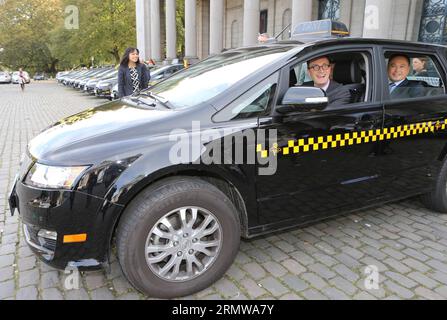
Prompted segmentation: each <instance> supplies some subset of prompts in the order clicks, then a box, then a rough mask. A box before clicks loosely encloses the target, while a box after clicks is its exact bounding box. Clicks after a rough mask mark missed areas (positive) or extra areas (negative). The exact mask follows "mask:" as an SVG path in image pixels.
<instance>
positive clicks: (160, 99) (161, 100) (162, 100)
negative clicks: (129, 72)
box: [140, 91, 172, 109]
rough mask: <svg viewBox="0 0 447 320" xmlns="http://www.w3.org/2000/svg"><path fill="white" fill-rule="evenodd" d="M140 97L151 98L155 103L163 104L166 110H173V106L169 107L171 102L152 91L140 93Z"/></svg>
mask: <svg viewBox="0 0 447 320" xmlns="http://www.w3.org/2000/svg"><path fill="white" fill-rule="evenodd" d="M140 95H142V96H146V97H150V98H152V99H154V100H155V101H157V102H159V103H161V104H162V105H163V106H164V107H165V108H167V109H172V108H171V106H170V105H169V101H168V100H167V99H165V98H163V97H161V96H159V95H156V94H155V93H153V92H151V91H145V92H140Z"/></svg>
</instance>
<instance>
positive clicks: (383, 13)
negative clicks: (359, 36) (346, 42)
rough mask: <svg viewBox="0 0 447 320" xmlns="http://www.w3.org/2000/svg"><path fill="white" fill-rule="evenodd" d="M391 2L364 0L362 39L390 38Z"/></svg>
mask: <svg viewBox="0 0 447 320" xmlns="http://www.w3.org/2000/svg"><path fill="white" fill-rule="evenodd" d="M392 11H393V1H389V0H366V3H365V17H364V20H363V38H385V39H389V38H391V34H392V27H393V24H392V20H393V19H392V17H393V16H392V14H393V12H392Z"/></svg>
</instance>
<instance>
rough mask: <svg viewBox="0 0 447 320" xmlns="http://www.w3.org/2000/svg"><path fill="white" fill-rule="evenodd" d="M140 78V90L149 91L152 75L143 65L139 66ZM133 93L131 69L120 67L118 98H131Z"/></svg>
mask: <svg viewBox="0 0 447 320" xmlns="http://www.w3.org/2000/svg"><path fill="white" fill-rule="evenodd" d="M137 72H138V77H139V80H140V90H143V89H147V87H148V85H149V80H150V79H151V75H150V73H149V70H148V69H147V68H146V66H145V65H144V64H142V63H140V64H138V65H137ZM132 93H133V86H132V78H131V76H130V69H129V67H127V66H126V67H123V66H120V68H119V70H118V96H119V97H120V98H122V97H125V96H130V95H131V94H132Z"/></svg>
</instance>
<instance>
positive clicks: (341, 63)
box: [289, 52, 371, 107]
mask: <svg viewBox="0 0 447 320" xmlns="http://www.w3.org/2000/svg"><path fill="white" fill-rule="evenodd" d="M326 61H327V62H326ZM308 62H310V64H308ZM316 65H318V66H316ZM320 65H321V67H322V68H325V69H326V70H320V69H319V68H320V67H319V66H320ZM370 66H371V55H370V54H369V53H368V52H343V53H331V54H327V55H318V56H316V57H311V58H310V59H308V61H301V62H299V63H297V64H295V65H292V66H291V68H290V72H289V87H292V86H318V85H316V84H315V82H314V81H313V80H316V81H317V82H318V81H320V82H322V83H326V84H329V86H328V87H324V88H326V90H325V91H326V95H327V96H328V98H329V106H333V107H334V106H337V105H339V106H341V105H346V104H351V103H360V102H365V101H368V100H369V97H370V94H368V93H369V91H370V90H369V82H370V81H369V76H370V75H369V72H368V71H369V70H370V68H371V67H370ZM310 67H311V68H312V67H314V68H315V69H312V70H311V69H310ZM317 68H318V69H317ZM313 77H314V78H315V79H314V78H313ZM318 78H321V79H318ZM328 79H329V82H327V80H328ZM320 85H321V84H320Z"/></svg>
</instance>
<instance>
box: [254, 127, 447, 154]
mask: <svg viewBox="0 0 447 320" xmlns="http://www.w3.org/2000/svg"><path fill="white" fill-rule="evenodd" d="M446 126H447V119H445V120H444V121H442V122H441V121H437V122H431V121H430V122H422V123H415V124H409V125H403V126H398V127H391V128H384V129H376V130H367V131H358V132H349V133H344V134H337V135H329V136H321V137H312V138H305V139H299V140H289V141H288V144H287V146H284V147H278V144H276V143H275V144H274V145H273V148H271V149H270V152H272V153H273V155H275V156H276V155H277V154H279V153H282V154H283V155H290V154H297V153H304V152H310V151H318V150H325V149H331V148H340V147H345V146H351V145H354V144H362V143H369V142H376V141H383V140H391V139H397V138H402V137H407V136H413V135H417V134H423V133H428V132H435V131H439V130H445V128H446ZM256 152H258V153H260V154H261V158H267V157H268V156H269V151H268V150H265V149H264V146H263V145H262V144H258V145H257V147H256Z"/></svg>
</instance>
